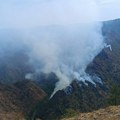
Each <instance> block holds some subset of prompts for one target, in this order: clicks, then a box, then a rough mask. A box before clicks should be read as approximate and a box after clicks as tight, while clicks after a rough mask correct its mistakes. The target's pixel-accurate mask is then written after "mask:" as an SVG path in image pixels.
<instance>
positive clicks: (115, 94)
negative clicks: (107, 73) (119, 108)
mask: <svg viewBox="0 0 120 120" xmlns="http://www.w3.org/2000/svg"><path fill="white" fill-rule="evenodd" d="M108 104H109V105H120V86H119V85H113V86H112V88H111V90H110V94H109V98H108Z"/></svg>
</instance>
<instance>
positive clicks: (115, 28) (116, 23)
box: [36, 20, 120, 120]
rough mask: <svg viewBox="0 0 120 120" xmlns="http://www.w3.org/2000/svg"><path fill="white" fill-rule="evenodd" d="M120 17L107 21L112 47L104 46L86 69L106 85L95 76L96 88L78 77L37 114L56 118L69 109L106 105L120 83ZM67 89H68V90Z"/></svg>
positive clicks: (46, 118) (105, 31)
mask: <svg viewBox="0 0 120 120" xmlns="http://www.w3.org/2000/svg"><path fill="white" fill-rule="evenodd" d="M119 28H120V20H113V21H107V22H104V23H103V29H102V30H103V36H104V39H105V41H106V43H107V44H108V45H111V47H112V51H111V50H110V48H104V49H103V50H102V51H101V52H100V53H99V54H98V55H97V56H96V57H95V59H94V60H93V62H92V63H90V64H89V65H88V67H87V69H86V72H87V73H89V74H90V75H91V76H94V75H97V76H98V77H99V78H101V80H102V84H101V83H100V82H98V80H97V79H95V83H96V87H95V86H94V85H93V84H91V83H89V82H87V84H88V85H85V84H83V83H82V82H78V81H76V80H74V82H73V83H72V84H71V86H70V87H68V88H66V90H64V91H58V92H57V93H56V94H55V96H54V97H53V98H52V99H50V100H48V101H46V102H44V103H42V104H43V106H44V108H43V107H40V108H39V109H38V110H37V112H36V117H40V118H41V119H43V120H49V119H52V120H54V119H55V120H56V119H59V118H60V116H63V115H64V114H67V112H68V111H69V110H71V109H72V111H75V112H78V111H79V112H90V111H93V110H96V109H99V108H101V107H104V106H106V99H107V97H108V95H109V91H110V89H111V87H112V85H114V84H117V85H120V79H119V78H120V29H119ZM66 91H68V92H67V93H66ZM46 115H47V116H46Z"/></svg>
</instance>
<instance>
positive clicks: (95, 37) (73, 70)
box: [29, 23, 104, 96]
mask: <svg viewBox="0 0 120 120" xmlns="http://www.w3.org/2000/svg"><path fill="white" fill-rule="evenodd" d="M53 28H54V29H53ZM41 32H42V34H41V35H40V34H39V35H35V36H36V37H37V38H38V39H37V38H32V39H31V40H30V41H31V42H29V43H30V44H31V48H32V51H31V53H30V56H31V57H32V59H34V60H36V61H39V62H40V63H41V67H40V68H39V70H38V71H39V72H44V73H48V74H49V73H51V72H53V73H55V74H56V75H57V77H58V78H59V82H58V83H57V84H56V88H55V90H54V92H53V94H52V96H53V95H54V94H55V93H56V92H57V91H58V90H62V89H65V88H66V87H67V86H69V85H70V83H71V82H72V80H74V79H77V80H80V81H83V82H85V81H89V82H91V83H93V84H95V83H94V82H93V81H92V79H91V77H89V75H87V74H86V73H85V70H86V67H87V65H88V64H89V63H90V62H92V60H93V59H94V57H95V56H96V55H97V54H98V53H99V52H100V51H101V50H102V48H103V47H104V42H103V38H102V34H101V24H100V23H89V24H81V25H77V26H56V27H49V30H48V28H47V29H46V30H44V32H43V30H42V31H41ZM29 39H30V38H29ZM29 46H30V45H29Z"/></svg>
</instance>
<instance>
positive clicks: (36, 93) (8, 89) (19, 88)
mask: <svg viewBox="0 0 120 120" xmlns="http://www.w3.org/2000/svg"><path fill="white" fill-rule="evenodd" d="M45 96H46V93H45V92H44V91H43V90H41V89H40V88H39V87H38V86H36V85H35V84H34V83H33V82H31V81H22V82H17V83H15V84H12V85H4V84H0V119H1V120H4V119H5V118H6V119H5V120H10V118H11V117H13V118H16V115H17V116H18V118H19V117H23V116H24V117H25V115H27V114H28V113H29V112H30V111H31V110H32V109H33V108H34V107H35V106H36V104H38V103H39V101H41V100H42V99H43V98H44V97H45ZM4 115H5V116H4ZM7 118H9V119H7ZM13 118H12V119H11V120H16V119H13ZM18 118H17V119H18ZM20 120H21V119H20Z"/></svg>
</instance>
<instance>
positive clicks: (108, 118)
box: [62, 106, 120, 120]
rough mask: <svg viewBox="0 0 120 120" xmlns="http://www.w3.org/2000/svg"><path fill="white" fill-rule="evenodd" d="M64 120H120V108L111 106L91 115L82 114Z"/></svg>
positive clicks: (90, 113)
mask: <svg viewBox="0 0 120 120" xmlns="http://www.w3.org/2000/svg"><path fill="white" fill-rule="evenodd" d="M62 120H120V106H110V107H107V108H105V109H100V110H97V111H94V112H89V113H80V114H79V115H78V116H75V117H73V118H66V119H62Z"/></svg>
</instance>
